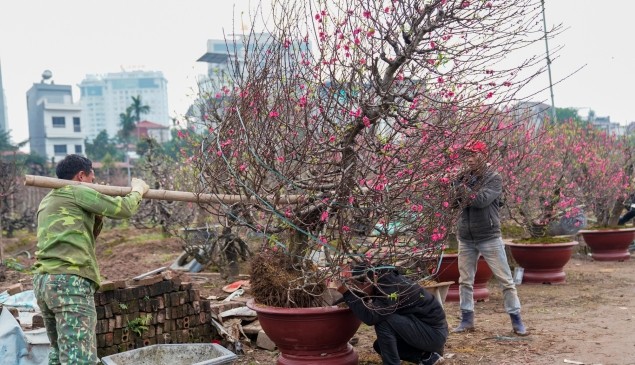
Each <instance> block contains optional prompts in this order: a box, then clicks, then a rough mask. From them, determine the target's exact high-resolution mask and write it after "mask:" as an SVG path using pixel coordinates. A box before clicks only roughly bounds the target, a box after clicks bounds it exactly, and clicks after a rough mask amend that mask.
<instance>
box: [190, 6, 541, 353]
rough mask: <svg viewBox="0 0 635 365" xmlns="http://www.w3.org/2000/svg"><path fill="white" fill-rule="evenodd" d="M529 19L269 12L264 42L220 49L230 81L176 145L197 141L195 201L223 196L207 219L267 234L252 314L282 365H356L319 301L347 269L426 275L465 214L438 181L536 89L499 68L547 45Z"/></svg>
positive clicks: (346, 331) (441, 10) (256, 265)
mask: <svg viewBox="0 0 635 365" xmlns="http://www.w3.org/2000/svg"><path fill="white" fill-rule="evenodd" d="M534 5H535V4H534ZM536 9H538V8H537V7H535V6H532V4H531V1H506V2H468V1H457V0H450V1H447V0H433V1H429V2H421V3H416V4H410V3H403V2H395V1H384V2H377V1H370V0H350V1H344V0H342V1H336V2H330V1H306V2H297V1H289V2H284V1H280V2H278V1H275V2H274V6H273V9H272V13H271V15H270V19H272V21H271V23H270V28H269V29H268V31H267V32H265V33H261V32H257V31H256V30H255V29H252V30H251V31H250V33H249V34H246V35H243V36H238V37H236V38H234V39H229V40H227V51H228V58H227V59H228V64H227V72H224V73H219V74H213V75H211V76H213V78H212V79H211V80H210V83H211V84H212V86H211V88H208V90H210V89H211V90H212V91H211V92H206V93H203V94H202V95H201V99H200V105H198V108H197V109H198V110H200V115H201V117H200V120H198V121H197V123H198V124H196V125H193V126H192V129H191V130H188V131H183V132H181V133H180V136H181V137H182V138H187V136H188V135H190V134H194V133H195V132H196V133H199V134H201V133H202V134H203V138H202V139H197V141H195V142H193V145H194V146H195V147H197V149H198V151H199V153H197V154H195V155H193V156H190V158H189V161H190V162H191V163H192V164H193V165H194V166H196V168H197V171H198V175H197V176H198V178H199V180H200V182H201V184H200V188H199V191H200V192H201V193H210V194H218V203H216V204H205V205H204V206H203V207H204V208H205V209H206V210H207V211H208V212H210V213H212V214H215V215H218V216H220V217H223V216H226V215H232V219H231V220H228V221H231V222H232V224H234V225H239V226H243V227H246V228H248V229H251V230H252V231H254V232H256V233H257V234H258V235H260V236H261V237H262V240H261V242H260V243H261V245H260V246H261V247H260V251H259V253H258V254H257V255H256V258H255V259H254V260H253V261H252V276H251V279H250V284H251V288H252V293H253V295H254V297H255V301H254V302H253V303H251V304H250V306H251V307H252V308H253V309H254V310H256V311H257V312H258V313H259V318H260V320H261V324H262V326H263V329H264V330H265V332H267V334H268V335H269V336H270V337H271V338H272V340H273V341H274V342H275V343H276V344H277V345H278V347H279V348H280V350H281V355H280V358H279V359H278V363H279V364H301V363H307V364H308V363H311V364H316V363H325V364H336V363H337V364H343V365H346V364H356V363H357V356H356V355H355V353H354V352H353V351H352V349H351V347H350V345H348V343H347V341H348V339H349V338H350V337H351V336H352V335H353V334H354V332H355V331H356V329H357V326H358V325H359V321H358V320H356V319H355V318H354V317H353V315H352V313H351V312H350V311H349V310H348V309H346V308H339V307H333V306H330V305H329V303H328V302H327V301H325V299H324V298H325V292H327V290H326V289H327V283H328V282H329V280H331V279H333V278H335V277H337V278H340V277H342V278H343V277H344V275H342V268H343V267H346V266H349V265H351V264H354V263H355V262H367V263H370V264H373V265H388V266H399V267H400V268H401V269H402V270H403V271H404V272H405V273H406V275H409V276H411V277H412V278H413V279H415V280H419V279H421V278H425V277H428V276H429V275H431V274H432V273H431V270H428V268H429V267H430V266H431V263H434V262H437V261H438V256H439V254H440V252H441V247H442V245H443V243H444V241H445V239H446V237H447V233H448V231H449V230H450V227H449V224H451V223H452V222H453V221H454V218H455V217H456V214H457V209H455V208H453V207H452V206H451V205H450V204H449V202H448V200H447V199H448V196H449V195H450V194H449V192H448V191H449V189H450V188H449V180H448V179H447V178H446V177H445V175H446V174H447V173H448V172H449V171H452V170H453V169H456V168H457V166H458V165H459V164H460V161H459V159H458V154H457V153H456V146H457V145H462V144H464V143H465V142H467V141H469V140H474V139H482V138H483V136H485V135H487V134H488V133H490V132H493V131H497V130H498V129H499V125H498V121H497V118H496V117H495V116H496V113H494V112H492V111H495V110H497V109H498V108H500V107H501V106H504V105H506V104H507V103H509V102H510V101H511V100H512V99H513V95H515V94H516V92H517V91H518V90H519V88H520V87H522V86H524V85H525V83H526V82H527V81H528V80H527V79H520V80H517V79H516V78H515V77H516V75H517V74H518V71H519V70H520V69H521V68H522V66H509V67H503V66H501V65H500V64H498V65H496V64H495V63H494V62H493V61H495V60H498V59H499V58H501V57H503V56H504V55H505V54H507V53H508V52H509V49H510V48H509V47H510V45H515V46H514V47H511V48H518V47H522V46H523V45H525V44H527V42H528V40H531V41H539V40H540V38H531V36H532V34H538V33H533V31H535V30H536V29H533V28H534V27H538V25H537V24H538V22H532V21H527V20H526V19H527V17H534V16H539V12H537V10H536ZM264 18H267V17H264ZM259 19H260V18H259V17H258V16H254V22H253V24H257V22H256V20H259ZM503 28H505V29H506V30H505V31H504V32H501V31H499V30H500V29H503ZM525 35H527V36H528V37H529V38H527V37H524V36H525ZM466 40H469V41H466ZM523 65H525V66H526V65H529V66H531V62H529V63H523ZM530 68H531V67H530ZM537 68H539V67H537ZM533 72H534V73H532V74H536V73H539V72H540V70H539V69H535V70H533ZM229 195H231V199H230V198H229ZM236 197H237V198H236ZM230 200H231V201H230ZM230 204H231V209H230ZM221 221H226V220H225V219H221ZM373 232H374V233H373ZM342 280H344V281H346V279H345V278H343V279H342ZM290 316H293V317H292V319H288V317H290ZM285 318H286V319H285ZM268 319H269V320H271V321H268ZM301 319H310V321H311V322H312V325H314V326H317V327H316V328H313V329H310V328H307V327H301V325H300V322H301ZM272 321H273V322H272ZM286 323H291V324H292V326H291V327H290V328H288V327H285V326H284V324H286ZM277 334H283V335H282V336H277Z"/></svg>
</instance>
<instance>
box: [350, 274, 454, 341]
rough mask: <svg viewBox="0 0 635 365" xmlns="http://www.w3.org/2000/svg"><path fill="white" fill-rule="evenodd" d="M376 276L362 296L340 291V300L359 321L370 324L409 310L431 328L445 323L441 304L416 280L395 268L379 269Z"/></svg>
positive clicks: (443, 325)
mask: <svg viewBox="0 0 635 365" xmlns="http://www.w3.org/2000/svg"><path fill="white" fill-rule="evenodd" d="M377 277H378V280H377V286H376V287H375V289H374V292H373V294H372V295H371V296H370V297H369V298H366V300H364V299H363V298H359V297H358V296H356V295H355V294H353V293H352V292H350V291H347V292H345V293H344V300H345V301H346V303H347V304H348V306H349V308H351V310H352V311H353V313H355V315H356V316H357V318H359V319H360V320H361V321H362V322H364V323H366V324H367V325H369V326H372V325H374V324H376V323H379V322H381V321H383V320H384V319H385V318H386V317H387V316H389V315H391V314H395V313H397V314H402V315H406V314H412V315H414V316H415V317H417V319H419V320H421V321H422V322H424V323H427V324H429V325H430V326H431V327H434V328H440V329H441V328H446V327H447V322H446V320H445V312H444V311H443V308H442V307H441V304H440V303H439V301H437V299H436V298H435V297H434V296H433V295H432V294H431V293H430V292H428V291H427V290H425V289H423V288H422V287H421V286H420V285H419V284H417V283H415V282H413V281H412V280H409V279H408V278H406V277H404V276H402V275H399V273H398V272H397V271H396V270H382V272H378V273H377Z"/></svg>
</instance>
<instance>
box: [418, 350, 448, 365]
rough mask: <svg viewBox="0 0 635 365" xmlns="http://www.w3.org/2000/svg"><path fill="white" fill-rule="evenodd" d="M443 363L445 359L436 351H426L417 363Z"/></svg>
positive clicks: (420, 364) (436, 364)
mask: <svg viewBox="0 0 635 365" xmlns="http://www.w3.org/2000/svg"><path fill="white" fill-rule="evenodd" d="M443 363H445V359H444V358H443V357H442V356H441V355H439V354H437V353H436V352H428V353H426V354H424V355H423V357H422V358H421V360H419V363H418V364H417V365H441V364H443Z"/></svg>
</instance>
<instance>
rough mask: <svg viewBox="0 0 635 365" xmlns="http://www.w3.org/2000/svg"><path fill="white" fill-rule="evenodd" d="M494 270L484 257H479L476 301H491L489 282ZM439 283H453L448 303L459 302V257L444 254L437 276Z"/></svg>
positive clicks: (475, 288) (475, 282)
mask: <svg viewBox="0 0 635 365" xmlns="http://www.w3.org/2000/svg"><path fill="white" fill-rule="evenodd" d="M492 275H493V274H492V270H491V269H490V268H489V265H487V262H485V259H484V258H483V256H479V258H478V261H477V263H476V275H474V300H476V301H481V300H487V299H489V289H487V282H488V281H489V279H491V278H492ZM436 279H437V280H438V281H453V282H454V284H452V285H450V288H449V289H448V295H447V297H446V298H445V301H446V302H458V301H459V284H458V283H459V255H458V254H455V253H450V254H447V253H446V254H443V259H442V260H441V265H440V266H439V273H438V274H437V276H436Z"/></svg>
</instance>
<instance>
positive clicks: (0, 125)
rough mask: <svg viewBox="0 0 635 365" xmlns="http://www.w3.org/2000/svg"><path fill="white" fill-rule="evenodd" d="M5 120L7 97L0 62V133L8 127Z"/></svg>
mask: <svg viewBox="0 0 635 365" xmlns="http://www.w3.org/2000/svg"><path fill="white" fill-rule="evenodd" d="M7 123H8V120H7V99H6V98H5V97H4V86H3V84H2V63H0V133H2V132H5V131H7V130H8V129H9V128H8V127H9V126H8V124H7Z"/></svg>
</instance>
